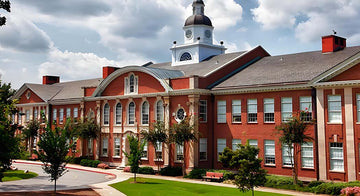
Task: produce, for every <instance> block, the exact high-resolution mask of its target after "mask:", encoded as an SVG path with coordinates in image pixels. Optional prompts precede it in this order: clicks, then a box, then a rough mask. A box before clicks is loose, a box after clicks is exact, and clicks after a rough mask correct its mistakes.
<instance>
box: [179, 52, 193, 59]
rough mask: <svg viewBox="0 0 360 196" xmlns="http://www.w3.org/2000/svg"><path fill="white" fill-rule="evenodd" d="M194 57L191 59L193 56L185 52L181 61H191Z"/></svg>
mask: <svg viewBox="0 0 360 196" xmlns="http://www.w3.org/2000/svg"><path fill="white" fill-rule="evenodd" d="M191 59H192V57H191V54H190V53H188V52H185V53H184V54H182V55H181V57H180V61H189V60H191Z"/></svg>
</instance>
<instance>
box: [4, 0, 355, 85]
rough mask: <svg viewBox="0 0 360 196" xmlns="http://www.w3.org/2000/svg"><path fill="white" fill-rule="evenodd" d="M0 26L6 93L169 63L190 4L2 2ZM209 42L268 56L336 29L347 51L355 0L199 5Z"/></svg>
mask: <svg viewBox="0 0 360 196" xmlns="http://www.w3.org/2000/svg"><path fill="white" fill-rule="evenodd" d="M10 1H11V3H12V8H11V11H12V12H11V13H6V12H4V11H3V10H0V14H1V15H5V16H7V18H8V21H7V24H6V25H5V26H3V27H1V28H0V74H1V80H2V81H3V82H11V83H12V86H13V88H19V87H21V85H22V84H23V83H41V77H42V76H43V75H58V76H60V78H61V79H60V80H61V81H71V80H79V79H89V78H97V77H101V76H102V73H101V68H102V67H103V66H109V65H110V66H118V67H123V66H126V65H141V64H144V63H146V62H148V61H152V62H167V61H170V60H171V53H170V50H169V48H170V47H171V45H172V42H173V41H175V40H176V41H177V42H178V43H183V30H182V27H183V25H184V21H185V19H186V18H187V17H188V16H190V15H191V14H192V9H191V3H192V0H136V1H135V0H102V1H98V0H76V1H73V0H61V1H49V0H10ZM204 2H205V14H206V15H207V16H208V17H210V19H211V20H212V22H213V26H214V27H215V29H214V38H215V42H217V43H218V42H220V41H221V40H223V41H224V43H225V46H226V47H227V48H228V50H227V52H235V51H242V50H248V49H250V48H252V47H255V46H258V45H261V46H263V47H264V48H265V49H266V50H267V51H268V52H269V53H270V54H271V55H279V54H289V53H298V52H305V51H313V50H320V49H321V36H323V35H328V34H332V30H336V31H337V33H338V35H339V36H343V37H345V38H347V44H348V46H354V45H360V32H359V29H360V23H359V22H358V21H359V19H360V1H359V0H331V1H329V0H316V1H314V0H302V1H299V0H286V1H283V0H241V1H240V0H204Z"/></svg>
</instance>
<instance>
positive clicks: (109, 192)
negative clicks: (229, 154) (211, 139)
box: [17, 160, 325, 196]
mask: <svg viewBox="0 0 360 196" xmlns="http://www.w3.org/2000/svg"><path fill="white" fill-rule="evenodd" d="M17 162H26V163H29V164H41V162H35V161H24V160H19V161H17ZM67 168H70V169H77V170H82V171H90V172H97V173H102V174H108V176H107V177H108V178H109V179H113V178H115V179H113V180H110V181H106V182H103V183H99V184H92V185H89V186H90V187H91V188H92V189H93V190H94V191H96V192H97V193H98V194H99V195H102V196H124V195H125V194H123V193H121V192H119V191H118V190H116V189H114V188H112V187H111V186H109V185H110V184H114V183H117V182H122V181H125V180H128V179H129V178H131V177H133V174H132V173H128V172H123V171H121V170H116V169H107V170H104V169H99V168H91V167H84V166H81V165H75V164H68V165H67ZM136 176H137V177H143V178H153V179H162V180H171V181H178V182H187V183H196V184H205V185H212V186H221V187H230V188H236V186H235V185H231V184H223V183H218V182H206V181H200V180H194V179H187V178H179V177H169V176H159V175H144V174H137V175H136ZM255 190H257V191H262V192H270V193H281V194H287V195H295V196H297V195H299V196H302V195H318V196H325V195H320V194H313V193H307V192H297V191H291V190H282V189H273V188H267V187H259V188H256V189H255Z"/></svg>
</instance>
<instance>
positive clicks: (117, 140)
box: [113, 137, 121, 158]
mask: <svg viewBox="0 0 360 196" xmlns="http://www.w3.org/2000/svg"><path fill="white" fill-rule="evenodd" d="M120 155H121V140H120V138H119V137H115V138H114V156H113V157H116V158H120Z"/></svg>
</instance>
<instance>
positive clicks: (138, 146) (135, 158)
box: [123, 135, 145, 183]
mask: <svg viewBox="0 0 360 196" xmlns="http://www.w3.org/2000/svg"><path fill="white" fill-rule="evenodd" d="M127 138H128V140H129V145H130V153H127V152H125V151H123V153H124V154H125V156H126V158H128V165H130V167H131V172H132V173H134V183H136V173H137V172H138V171H139V165H140V161H141V157H142V154H143V151H144V146H145V142H140V141H139V139H138V138H137V137H135V136H133V135H131V136H130V135H129V136H128V137H127Z"/></svg>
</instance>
